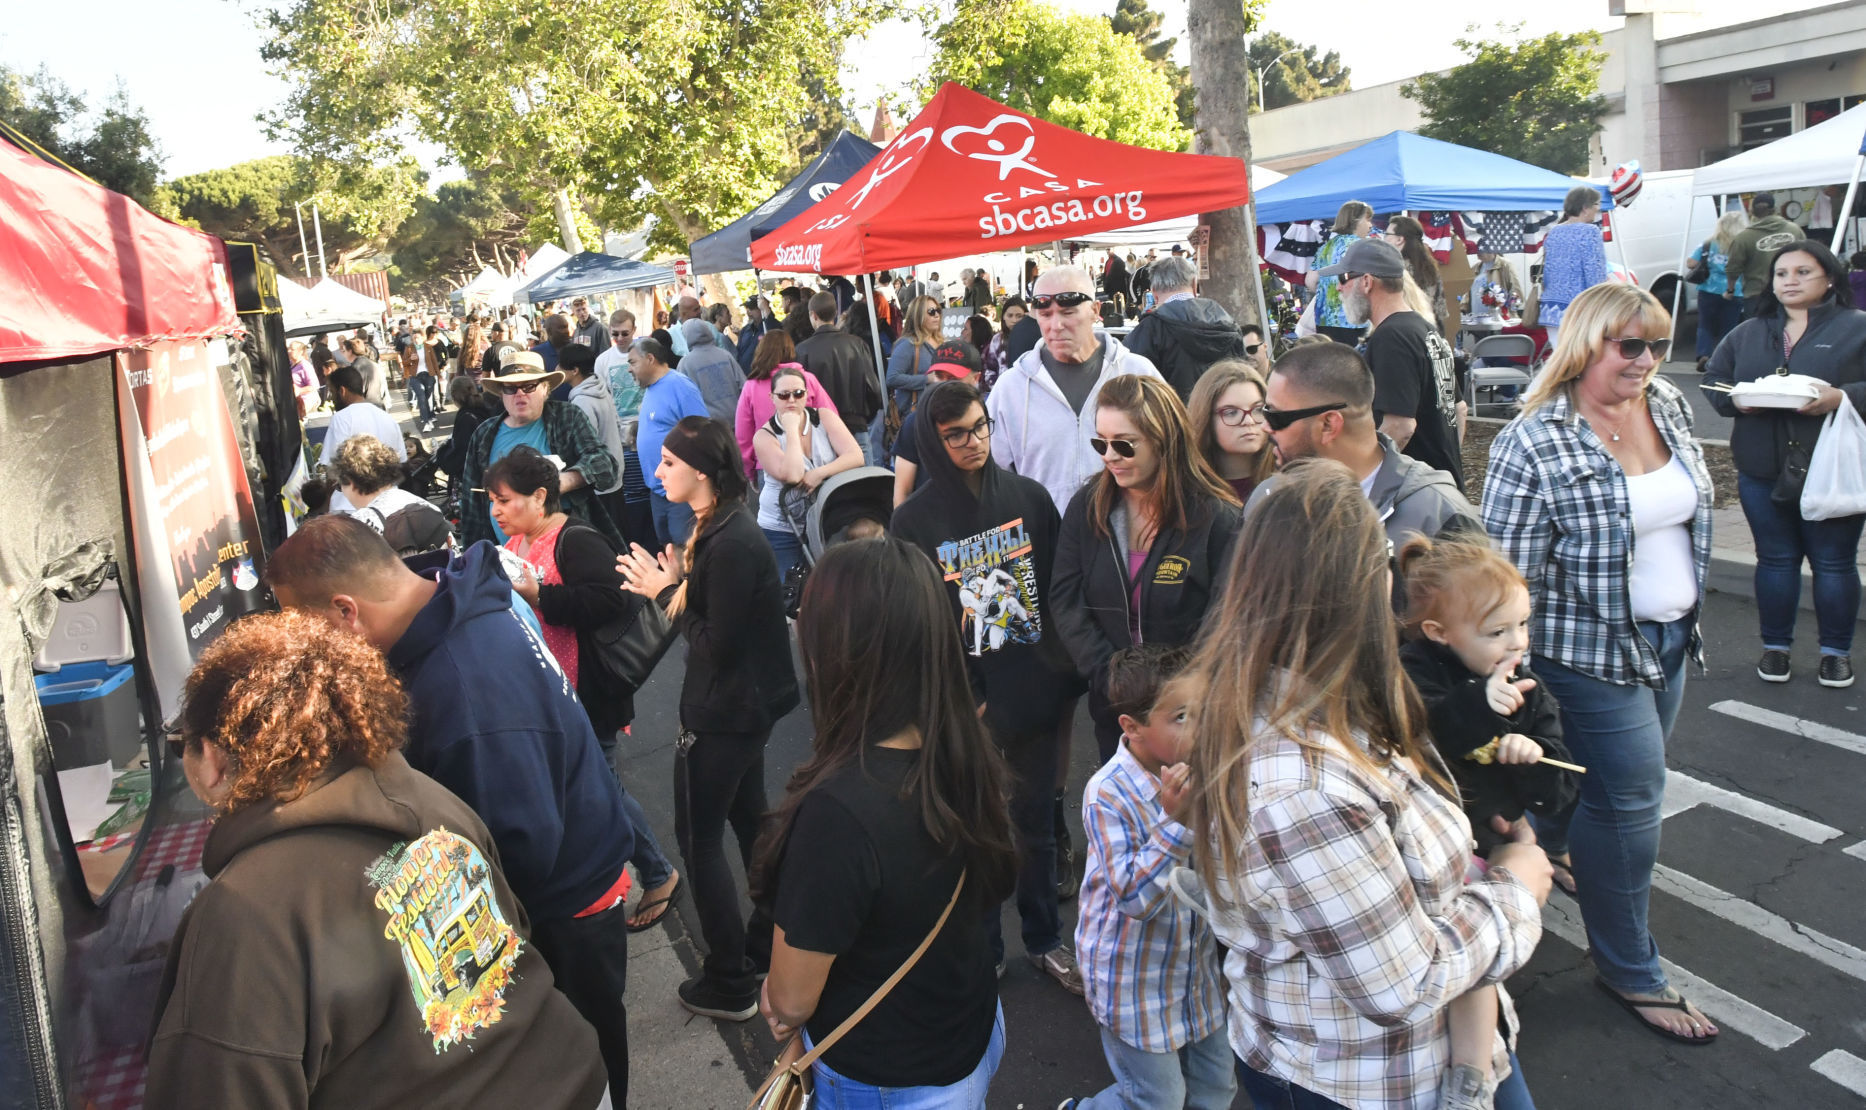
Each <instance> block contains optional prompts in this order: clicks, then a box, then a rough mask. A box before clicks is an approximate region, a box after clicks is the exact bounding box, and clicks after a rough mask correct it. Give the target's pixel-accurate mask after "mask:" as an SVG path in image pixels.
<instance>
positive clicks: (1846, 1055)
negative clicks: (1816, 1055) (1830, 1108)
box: [1808, 1048, 1866, 1098]
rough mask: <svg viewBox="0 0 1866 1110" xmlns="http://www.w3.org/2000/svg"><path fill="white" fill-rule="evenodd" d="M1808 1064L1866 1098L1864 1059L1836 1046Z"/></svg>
mask: <svg viewBox="0 0 1866 1110" xmlns="http://www.w3.org/2000/svg"><path fill="white" fill-rule="evenodd" d="M1808 1066H1809V1067H1811V1068H1813V1069H1814V1070H1815V1071H1816V1072H1817V1073H1819V1074H1821V1075H1824V1076H1826V1077H1827V1078H1829V1079H1831V1080H1833V1081H1834V1082H1835V1083H1838V1084H1840V1085H1841V1086H1842V1087H1845V1088H1846V1089H1847V1090H1849V1091H1852V1092H1853V1093H1854V1094H1856V1095H1859V1096H1861V1097H1863V1098H1866V1060H1862V1059H1860V1058H1859V1057H1858V1056H1855V1055H1853V1054H1852V1053H1851V1052H1846V1051H1843V1050H1841V1049H1838V1048H1836V1049H1834V1050H1833V1051H1831V1052H1828V1053H1826V1054H1825V1055H1823V1056H1822V1057H1821V1058H1820V1059H1818V1060H1816V1061H1814V1063H1812V1064H1809V1065H1808Z"/></svg>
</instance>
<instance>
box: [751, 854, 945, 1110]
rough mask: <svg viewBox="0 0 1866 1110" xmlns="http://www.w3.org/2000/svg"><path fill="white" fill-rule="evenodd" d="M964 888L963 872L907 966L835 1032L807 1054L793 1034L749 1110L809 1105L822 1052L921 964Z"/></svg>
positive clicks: (799, 1035) (800, 1032)
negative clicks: (812, 1073) (813, 1073)
mask: <svg viewBox="0 0 1866 1110" xmlns="http://www.w3.org/2000/svg"><path fill="white" fill-rule="evenodd" d="M964 889H965V872H964V871H961V872H959V881H958V882H957V883H956V884H954V885H953V888H952V897H951V898H948V899H946V908H945V909H944V910H941V911H940V915H939V920H938V921H935V922H934V923H933V928H932V929H930V930H928V932H927V935H926V937H925V938H924V939H922V940H921V941H920V946H919V947H918V948H915V949H914V951H913V954H912V955H910V956H908V957H907V961H906V962H905V963H903V964H901V966H900V967H898V968H896V969H895V971H894V974H892V975H890V976H888V979H887V982H885V983H883V984H881V985H880V986H879V987H876V988H875V993H873V994H871V995H869V996H868V1001H866V1002H864V1003H862V1005H861V1006H860V1007H859V1008H858V1009H857V1010H856V1011H855V1012H854V1013H852V1014H850V1015H849V1016H848V1019H847V1020H845V1021H844V1022H843V1023H842V1024H841V1025H838V1026H836V1030H835V1032H833V1033H831V1034H830V1035H829V1036H827V1037H824V1038H823V1039H822V1040H821V1041H820V1042H818V1043H817V1045H816V1047H815V1048H812V1049H811V1050H810V1051H808V1052H805V1051H803V1030H801V1029H799V1030H798V1031H797V1032H795V1033H792V1034H791V1035H790V1039H789V1040H787V1041H785V1042H784V1046H783V1047H782V1048H780V1049H778V1058H777V1063H775V1064H773V1065H772V1067H771V1074H770V1075H767V1076H765V1081H764V1082H763V1083H760V1084H759V1085H758V1090H757V1091H755V1092H753V1094H752V1101H751V1102H750V1103H749V1104H747V1106H746V1110H804V1107H806V1106H808V1105H809V1104H810V1086H811V1081H810V1069H811V1068H812V1067H813V1066H815V1064H816V1062H817V1060H818V1058H820V1057H821V1056H822V1055H823V1053H825V1052H828V1051H829V1050H830V1049H831V1048H833V1047H835V1044H836V1042H837V1041H839V1040H841V1039H842V1038H843V1036H844V1035H846V1034H847V1033H848V1032H849V1030H851V1029H853V1028H855V1026H856V1024H857V1023H858V1022H860V1021H861V1020H862V1019H863V1018H865V1017H867V1016H868V1013H869V1011H870V1010H873V1009H874V1008H875V1007H876V1006H878V1005H880V1004H881V1000H882V999H884V998H886V997H887V996H888V992H889V991H891V990H893V989H894V988H895V987H896V986H898V985H899V984H900V981H901V980H902V979H905V978H906V977H907V973H908V972H910V971H912V970H913V969H914V965H915V964H917V963H919V962H920V957H922V956H924V955H926V954H927V949H929V948H931V947H933V939H934V938H935V937H937V936H939V932H940V930H941V929H943V928H945V927H946V919H947V918H949V917H951V916H952V908H953V907H954V906H956V905H958V904H959V893H960V892H961V891H963V890H964Z"/></svg>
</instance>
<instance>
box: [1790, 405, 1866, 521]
mask: <svg viewBox="0 0 1866 1110" xmlns="http://www.w3.org/2000/svg"><path fill="white" fill-rule="evenodd" d="M1861 513H1866V420H1861V419H1860V414H1859V411H1858V410H1857V409H1855V408H1854V407H1853V400H1852V398H1842V399H1841V401H1840V407H1839V408H1837V409H1835V410H1834V411H1832V412H1830V413H1828V414H1827V422H1826V423H1825V424H1822V425H1821V438H1819V439H1817V440H1815V441H1814V455H1813V457H1812V458H1810V459H1809V460H1808V480H1807V483H1806V484H1805V485H1803V486H1802V487H1801V516H1802V519H1804V520H1833V519H1835V518H1836V517H1843V516H1858V515H1859V514H1861Z"/></svg>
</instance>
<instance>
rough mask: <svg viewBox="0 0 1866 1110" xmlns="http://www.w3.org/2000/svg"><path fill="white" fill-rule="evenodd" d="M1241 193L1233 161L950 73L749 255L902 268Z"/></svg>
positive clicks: (852, 268) (1061, 236) (1223, 205)
mask: <svg viewBox="0 0 1866 1110" xmlns="http://www.w3.org/2000/svg"><path fill="white" fill-rule="evenodd" d="M1249 199H1250V187H1249V181H1248V175H1247V172H1246V169H1245V165H1244V162H1243V161H1242V160H1241V159H1238V158H1223V157H1218V156H1215V155H1208V154H1181V153H1177V152H1174V151H1166V150H1149V149H1147V148H1145V147H1137V146H1129V145H1127V144H1126V143H1117V142H1114V141H1112V140H1109V139H1098V138H1095V137H1093V136H1091V135H1084V134H1082V133H1080V132H1077V131H1071V130H1069V129H1068V128H1067V127H1062V126H1059V125H1057V124H1054V123H1050V122H1048V121H1045V120H1041V119H1038V118H1036V117H1035V116H1031V115H1026V114H1025V113H1023V112H1019V111H1017V110H1016V109H1013V108H1010V107H1007V106H1005V105H1003V104H1000V103H998V102H997V101H995V100H992V99H991V98H990V97H987V96H982V95H980V94H979V93H976V92H973V91H972V90H970V89H968V88H965V87H964V86H963V85H957V84H954V83H952V82H950V81H949V82H947V83H946V84H944V85H942V86H940V89H939V92H938V93H936V94H935V95H934V97H933V99H932V100H931V101H930V102H928V104H927V106H926V107H925V108H924V109H922V110H921V112H920V114H919V115H917V116H915V117H914V119H913V121H912V122H911V123H909V124H907V125H906V126H905V127H904V128H902V129H901V133H900V134H899V135H898V136H896V137H895V138H894V140H893V141H892V142H890V143H888V145H887V146H885V147H883V148H882V150H881V153H880V154H878V155H876V156H875V157H874V158H873V159H872V160H871V161H870V162H869V163H868V164H867V165H866V166H864V167H862V169H861V170H860V171H859V172H857V173H855V174H854V175H853V176H851V177H850V178H849V179H848V180H847V181H846V182H844V183H843V185H842V187H841V188H838V189H836V190H835V191H834V192H831V193H829V194H828V195H827V196H825V197H824V198H823V199H822V200H820V201H818V202H817V203H816V204H814V205H811V206H810V207H809V208H807V209H805V210H804V211H803V212H802V213H800V214H799V215H798V216H796V217H795V218H794V219H792V220H791V221H790V222H788V223H786V224H784V225H783V226H782V227H779V228H777V229H775V230H773V231H772V232H770V233H769V234H768V235H765V236H764V237H762V238H760V239H757V240H754V241H753V243H752V263H753V265H755V266H757V267H758V268H760V269H765V270H786V271H791V272H814V273H821V274H855V273H864V272H872V271H875V270H883V269H899V268H904V267H907V266H911V265H914V264H917V263H921V262H933V261H938V260H941V259H947V258H964V257H966V256H968V255H971V254H976V253H982V252H987V251H1002V250H1015V249H1016V248H1018V247H1019V246H1024V245H1028V244H1031V243H1048V242H1052V241H1059V240H1066V239H1081V238H1085V237H1089V236H1091V235H1093V234H1094V233H1095V232H1100V231H1109V230H1113V229H1115V228H1124V227H1133V226H1134V225H1136V224H1144V223H1151V222H1155V221H1159V220H1168V219H1173V218H1175V217H1179V216H1192V215H1198V214H1200V213H1206V212H1218V211H1222V210H1224V209H1227V208H1235V207H1237V206H1239V205H1241V204H1244V203H1245V202H1246V201H1247V200H1249Z"/></svg>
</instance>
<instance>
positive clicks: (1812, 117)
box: [1801, 96, 1841, 127]
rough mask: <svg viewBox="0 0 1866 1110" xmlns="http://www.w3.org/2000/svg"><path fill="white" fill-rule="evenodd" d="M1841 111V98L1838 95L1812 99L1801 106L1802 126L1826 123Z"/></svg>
mask: <svg viewBox="0 0 1866 1110" xmlns="http://www.w3.org/2000/svg"><path fill="white" fill-rule="evenodd" d="M1840 112H1841V108H1840V98H1839V97H1837V96H1835V97H1829V98H1828V99H1826V100H1810V101H1808V102H1807V103H1806V104H1803V105H1802V106H1801V126H1803V127H1813V126H1814V125H1815V124H1817V123H1826V122H1827V121H1828V120H1830V119H1833V118H1834V117H1835V116H1837V115H1839V114H1840Z"/></svg>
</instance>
